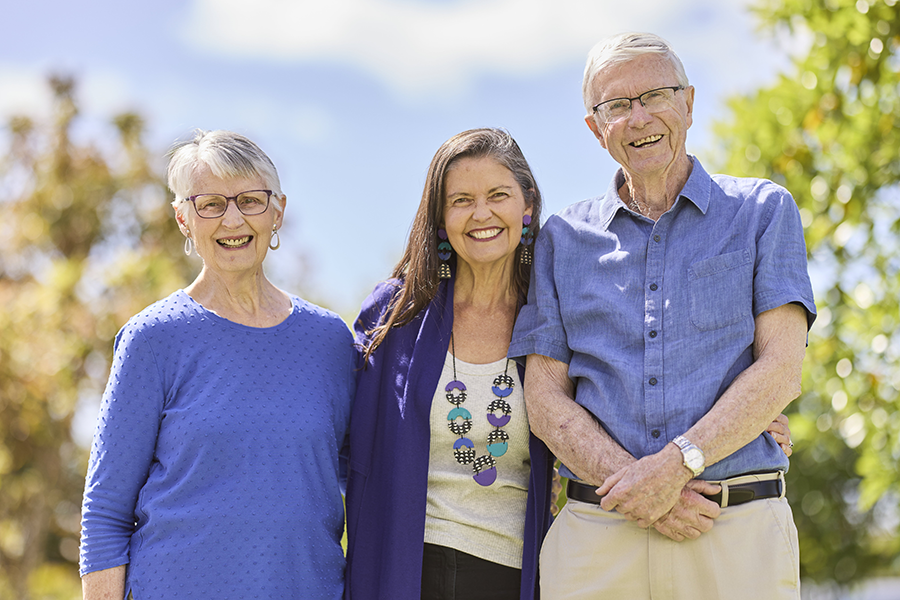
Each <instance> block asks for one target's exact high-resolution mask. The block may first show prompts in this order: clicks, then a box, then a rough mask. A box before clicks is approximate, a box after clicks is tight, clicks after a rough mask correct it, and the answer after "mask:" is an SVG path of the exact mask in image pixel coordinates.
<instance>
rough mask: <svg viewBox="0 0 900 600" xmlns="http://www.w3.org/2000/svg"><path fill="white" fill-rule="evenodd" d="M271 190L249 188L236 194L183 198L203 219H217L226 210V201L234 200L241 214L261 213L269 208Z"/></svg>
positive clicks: (201, 195)
mask: <svg viewBox="0 0 900 600" xmlns="http://www.w3.org/2000/svg"><path fill="white" fill-rule="evenodd" d="M271 195H272V190H249V191H247V192H241V193H240V194H238V195H237V196H223V195H222V194H197V195H195V196H190V197H188V198H185V200H190V201H191V202H193V204H194V209H195V210H196V211H197V214H198V215H199V216H201V217H203V218H204V219H217V218H219V217H221V216H222V215H224V214H225V211H226V210H228V203H229V202H231V201H232V200H234V205H235V206H237V208H238V210H239V211H241V214H243V215H246V216H248V217H250V216H253V215H261V214H262V213H264V212H266V209H267V208H269V197H270V196H271Z"/></svg>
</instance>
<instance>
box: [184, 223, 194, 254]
mask: <svg viewBox="0 0 900 600" xmlns="http://www.w3.org/2000/svg"><path fill="white" fill-rule="evenodd" d="M186 231H187V234H186V235H185V237H184V254H185V256H190V255H191V251H192V250H193V248H194V242H193V241H191V237H190V236H191V230H190V229H187V230H186Z"/></svg>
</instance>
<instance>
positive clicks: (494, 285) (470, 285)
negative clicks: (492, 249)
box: [453, 257, 518, 311]
mask: <svg viewBox="0 0 900 600" xmlns="http://www.w3.org/2000/svg"><path fill="white" fill-rule="evenodd" d="M513 260H514V259H513V257H510V258H508V259H507V260H505V261H502V262H501V263H495V264H491V265H476V266H475V267H473V266H472V265H469V264H468V263H466V262H465V261H462V260H458V261H457V273H456V279H455V281H454V284H453V302H454V304H457V305H465V306H469V307H473V308H479V309H485V310H493V309H498V308H500V309H502V308H506V307H509V306H512V307H513V311H515V305H516V302H517V300H518V298H517V297H516V292H515V289H514V286H513V279H512V275H513V267H514V263H513Z"/></svg>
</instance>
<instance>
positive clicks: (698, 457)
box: [684, 448, 703, 471]
mask: <svg viewBox="0 0 900 600" xmlns="http://www.w3.org/2000/svg"><path fill="white" fill-rule="evenodd" d="M684 462H685V463H687V466H688V468H689V469H691V470H692V471H696V470H697V469H701V468H702V467H703V452H701V451H700V450H699V449H698V448H688V450H687V451H686V452H685V453H684Z"/></svg>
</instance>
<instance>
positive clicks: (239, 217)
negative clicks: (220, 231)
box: [222, 198, 244, 227]
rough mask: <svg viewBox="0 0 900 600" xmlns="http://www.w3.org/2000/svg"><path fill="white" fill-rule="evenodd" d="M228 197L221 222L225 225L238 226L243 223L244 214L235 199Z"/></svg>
mask: <svg viewBox="0 0 900 600" xmlns="http://www.w3.org/2000/svg"><path fill="white" fill-rule="evenodd" d="M232 200H234V199H233V198H229V199H228V203H227V204H226V205H225V214H224V215H222V224H223V225H225V226H226V227H240V226H241V225H242V224H243V223H244V215H243V213H241V211H240V210H239V209H238V207H237V200H234V201H233V202H232Z"/></svg>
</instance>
